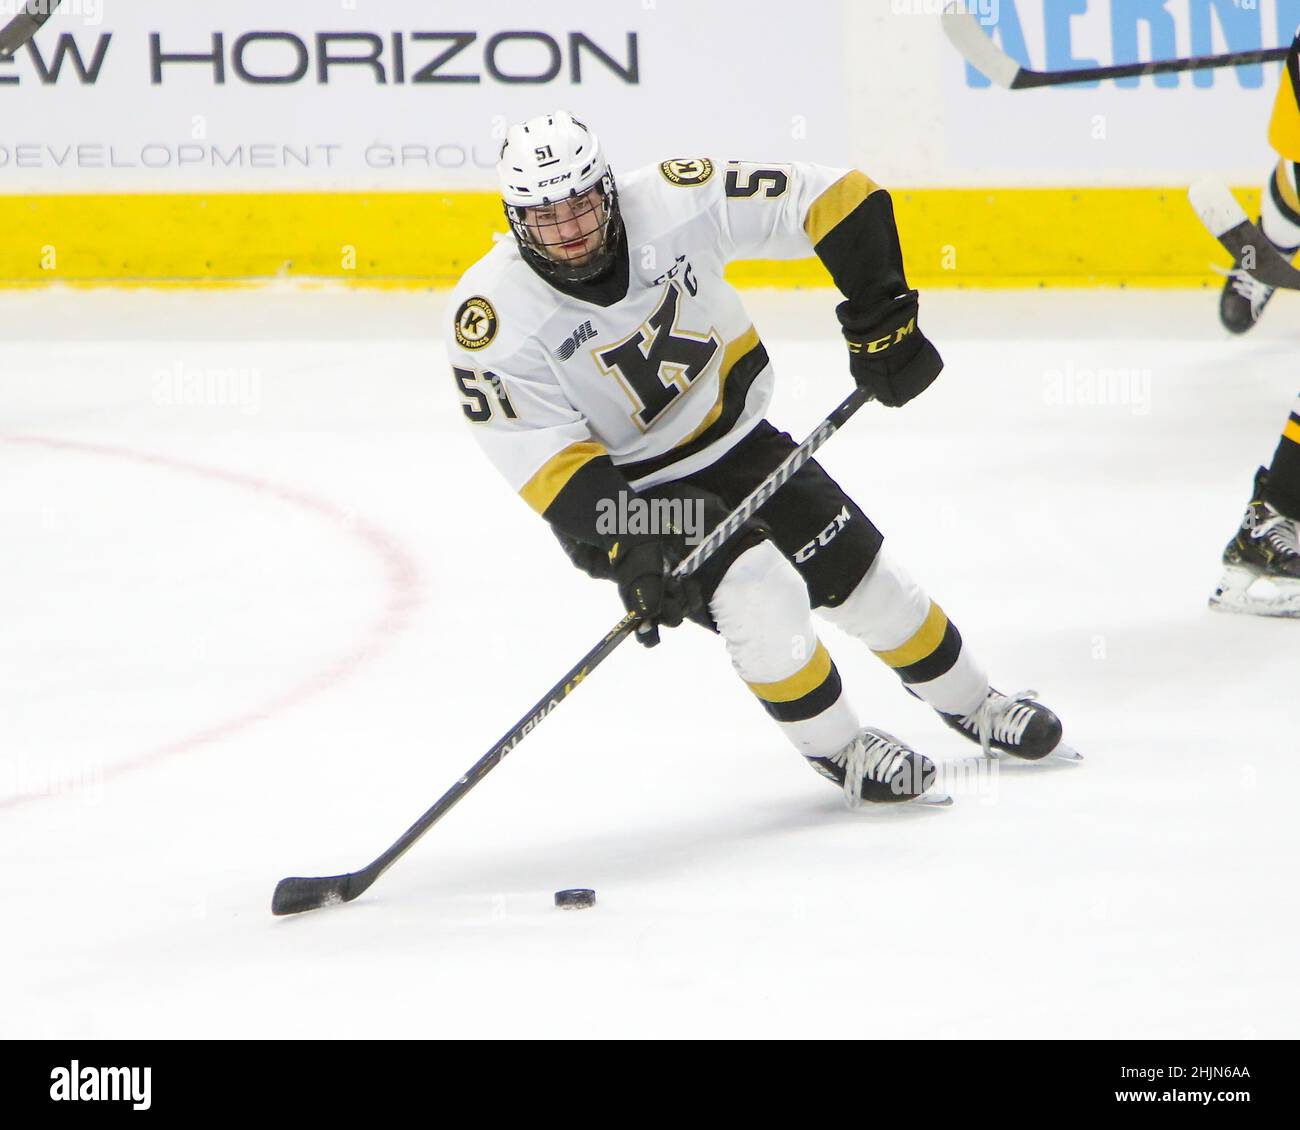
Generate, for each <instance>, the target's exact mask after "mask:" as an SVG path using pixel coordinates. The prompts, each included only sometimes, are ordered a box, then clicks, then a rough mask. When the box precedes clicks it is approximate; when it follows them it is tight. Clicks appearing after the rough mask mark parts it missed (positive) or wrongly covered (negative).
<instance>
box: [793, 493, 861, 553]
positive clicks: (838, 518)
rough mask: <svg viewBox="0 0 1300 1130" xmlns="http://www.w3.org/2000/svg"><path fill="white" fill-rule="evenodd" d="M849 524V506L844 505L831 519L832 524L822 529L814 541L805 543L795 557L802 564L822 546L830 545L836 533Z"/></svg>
mask: <svg viewBox="0 0 1300 1130" xmlns="http://www.w3.org/2000/svg"><path fill="white" fill-rule="evenodd" d="M848 524H849V508H848V507H847V506H846V507H844V509H843V510H841V511H840V512H839V513H838V514H836V515H835V517H834V518H832V519H831V521H830V524H829V525H828V526H827V527H826V528H825V529H824V530H822V532H821V533H820V534H818V535H817V536H816V537H815V538H813V540H812V541H810V542H809V543H808V544H807V545H805V546H804V547H803V548H802V549H800V550H799V551H798V552H797V553H796V554H795V555H794V559H795V560H796V561H798V562H799V563H800V564H802V563H803V562H805V561H807V560H808V559H809V558H810V557H812V556H813V555H814V554H815V553H816V552H817V551H818V550H819V549H821V548H822V546H825V545H830V543H831V541H832V540H833V539H834V538H835V535H836V534H838V533H839V532H840V531H841V530H842V529H844V527H845V526H847V525H848Z"/></svg>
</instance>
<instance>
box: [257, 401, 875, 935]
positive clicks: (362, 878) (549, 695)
mask: <svg viewBox="0 0 1300 1130" xmlns="http://www.w3.org/2000/svg"><path fill="white" fill-rule="evenodd" d="M871 399H872V395H871V393H870V392H869V391H868V390H866V389H864V388H860V387H859V388H857V389H854V391H853V392H852V393H850V394H849V396H848V397H846V398H845V399H844V401H843V402H842V403H841V404H840V405H839V406H838V407H837V408H836V409H835V410H834V411H833V412H831V413H830V415H828V416H827V417H826V418H825V419H824V420H823V421H822V422H821V423H820V424H818V425H817V427H816V429H815V430H814V431H813V433H812V435H810V436H809V437H808V438H807V439H806V440H804V441H803V443H801V444H800V445H799V446H798V447H797V448H795V449H794V451H792V452H790V454H789V455H788V456H787V457H786V459H785V462H783V463H782V464H781V465H780V466H779V467H777V468H776V470H774V471H773V472H772V473H771V474H770V475H768V476H767V478H765V479H764V480H763V481H762V482H761V483H759V484H758V486H756V487H755V488H754V490H753V491H752V492H751V493H750V494H749V496H748V497H747V498H746V499H745V500H744V501H743V502H741V504H740V505H739V506H737V507H736V509H735V510H733V511H732V512H731V513H730V514H728V515H727V517H726V518H724V519H723V520H722V521H721V522H720V523H719V524H718V525H717V527H716V528H715V529H714V530H713V531H712V532H711V533H710V534H709V535H708V537H706V538H705V539H704V540H703V541H701V542H700V544H699V545H697V546H696V547H695V548H694V549H693V550H692V551H691V552H690V553H689V554H688V555H687V556H686V557H684V558H683V559H682V561H681V563H680V564H679V565H678V566H677V568H675V569H674V570H673V575H674V576H676V577H688V576H690V575H691V574H692V573H694V572H695V571H696V570H697V569H699V568H700V566H701V565H703V564H704V563H705V562H706V561H707V560H708V559H709V558H710V557H712V556H713V555H714V554H715V553H716V552H717V551H718V549H719V548H720V547H721V546H722V544H723V543H724V542H725V541H727V539H728V538H730V537H731V535H732V534H734V533H735V532H736V531H737V530H739V529H740V527H741V526H743V525H744V524H745V523H746V522H747V521H748V520H749V519H750V518H751V517H752V516H753V514H754V512H755V511H756V510H757V509H758V508H759V507H760V506H762V505H763V503H765V502H766V501H767V500H768V499H769V498H771V497H772V495H773V494H775V493H776V492H777V491H778V490H780V489H781V487H782V486H783V485H784V484H785V483H786V482H787V481H788V480H789V479H790V477H791V476H792V475H793V474H794V473H795V472H796V471H798V470H799V468H800V467H802V466H803V465H804V464H805V463H807V462H808V460H809V459H811V458H812V457H813V454H814V453H815V452H816V451H817V449H818V448H820V447H821V446H822V445H823V444H824V443H825V442H826V441H827V440H828V439H830V438H831V436H832V435H834V434H835V432H836V431H838V430H839V429H840V428H841V427H843V426H844V423H845V422H846V421H847V420H848V419H849V417H850V416H852V415H853V413H855V412H856V411H857V410H858V409H859V408H861V407H862V406H863V405H864V404H866V403H867V401H869V400H871ZM640 622H641V617H640V616H639V615H638V614H637V613H635V612H629V613H628V614H627V615H626V616H624V617H623V619H622V620H620V621H619V622H618V623H617V624H616V625H615V626H614V627H613V628H612V629H610V631H609V633H608V634H607V635H606V636H605V638H604V639H603V640H601V641H600V643H598V644H597V645H596V646H595V647H593V648H592V649H591V650H590V651H589V652H587V654H586V655H584V656H583V657H582V658H581V659H580V660H578V662H577V663H576V664H575V665H574V666H573V667H572V668H570V669H569V671H568V672H567V673H566V674H565V675H564V676H563V677H562V678H561V679H560V681H559V682H557V683H556V684H555V686H553V687H552V688H551V689H550V690H548V691H547V692H546V693H545V694H544V695H542V697H541V698H540V699H539V700H538V701H537V702H535V703H534V704H533V706H532V707H531V708H530V709H529V711H528V713H526V714H525V715H524V716H523V717H522V718H521V719H519V721H518V722H517V723H515V725H514V727H513V728H512V729H511V730H510V732H509V733H507V734H506V735H505V737H503V738H502V739H501V740H500V741H499V742H497V744H496V745H494V746H493V747H492V748H491V749H490V750H488V751H487V753H485V754H484V755H483V756H482V757H480V758H479V759H478V761H476V762H475V763H474V765H473V766H472V767H471V768H470V769H469V770H467V771H466V773H465V775H464V776H462V777H461V778H460V780H459V781H457V782H456V783H455V784H454V785H452V787H451V788H450V789H448V790H447V791H446V792H445V793H444V794H443V795H442V797H441V798H440V799H439V800H438V801H437V803H436V804H434V806H433V807H432V808H430V809H429V810H428V811H427V812H426V813H425V814H424V815H423V816H421V817H420V818H419V819H418V820H417V821H416V822H415V823H414V824H412V825H411V826H410V827H409V828H408V829H407V830H406V831H405V832H403V833H402V835H401V837H400V838H399V839H398V840H397V841H396V842H395V843H394V844H393V845H392V847H390V848H389V849H388V850H387V851H386V852H384V854H383V855H381V856H380V857H379V858H378V859H376V860H375V861H374V862H373V863H371V864H369V865H368V866H366V867H364V868H362V869H361V870H360V871H352V872H349V873H348V874H346V875H325V876H321V877H320V878H313V879H304V878H290V879H281V880H280V882H279V883H277V884H276V888H275V895H274V897H273V898H272V899H271V913H272V914H299V913H301V912H302V911H304V910H315V909H317V908H318V907H322V906H331V905H333V904H334V903H340V902H350V901H351V900H352V899H354V898H356V897H357V896H358V895H359V894H361V893H362V892H363V891H365V890H366V889H367V888H369V887H370V886H371V884H373V883H374V881H375V880H376V879H378V878H379V876H380V875H382V874H383V873H384V872H385V871H387V870H388V868H389V867H391V866H392V865H393V864H394V863H396V862H397V860H398V859H400V858H401V857H402V855H403V854H405V852H406V850H407V849H408V848H409V847H411V845H413V844H414V843H415V841H416V840H418V839H419V838H420V837H421V836H423V835H424V833H425V832H427V831H428V830H429V829H430V828H432V827H433V826H434V824H436V823H437V822H438V821H439V820H440V819H442V817H443V816H444V815H445V814H446V813H447V812H448V811H449V810H450V809H451V808H452V807H453V806H454V805H455V804H456V802H457V801H459V800H460V799H461V798H462V797H463V796H464V795H465V794H466V793H467V792H469V791H470V789H472V788H473V787H474V786H475V785H477V784H478V783H479V781H481V780H482V779H483V778H484V777H486V776H487V775H488V773H489V772H491V771H492V769H494V768H495V767H496V766H497V765H498V764H499V763H500V761H501V760H502V759H503V758H504V757H505V756H506V754H508V753H509V752H510V751H511V750H512V749H514V748H515V746H516V745H518V744H519V742H521V741H522V740H523V739H524V738H525V737H527V735H528V734H529V733H530V732H531V731H532V730H533V729H534V728H535V727H536V726H537V725H538V723H540V722H541V721H542V720H543V719H544V718H545V717H546V716H547V715H548V714H550V712H551V711H552V710H554V709H555V708H556V707H557V706H559V705H560V703H561V702H563V701H564V700H565V699H566V698H568V697H569V695H570V694H571V693H572V691H573V690H574V688H575V687H577V686H578V684H579V683H581V682H582V681H583V680H584V679H585V678H586V677H587V676H588V675H590V674H591V672H592V671H594V670H595V669H596V667H598V666H599V665H600V664H601V663H603V662H604V661H605V659H606V658H608V656H609V654H610V653H611V652H612V651H613V650H614V649H615V648H616V647H618V645H619V644H621V643H622V642H623V641H624V640H625V639H627V637H628V636H629V635H631V634H632V633H633V632H634V631H636V629H637V626H638V625H639V624H640Z"/></svg>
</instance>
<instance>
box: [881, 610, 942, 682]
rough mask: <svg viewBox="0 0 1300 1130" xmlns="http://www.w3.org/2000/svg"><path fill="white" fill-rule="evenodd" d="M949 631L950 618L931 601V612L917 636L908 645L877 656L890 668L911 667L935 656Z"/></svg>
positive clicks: (917, 631) (918, 629)
mask: <svg viewBox="0 0 1300 1130" xmlns="http://www.w3.org/2000/svg"><path fill="white" fill-rule="evenodd" d="M947 630H948V617H947V616H945V615H944V613H943V609H942V608H940V607H939V606H938V605H937V604H935V602H934V601H930V611H929V612H928V613H927V614H926V617H925V621H924V623H922V624H921V626H920V627H919V628H917V630H916V633H915V635H913V636H912V638H911V639H909V640H908V641H907V642H906V643H903V644H900V645H899V646H898V647H895V648H891V649H890V650H889V651H878V652H876V655H877V656H878V657H879V658H880V659H883V660H884V661H885V662H886V663H887V664H889V666H890V667H910V666H911V665H912V664H913V663H919V662H920V661H921V660H922V659H925V658H926V657H927V656H929V655H932V654H934V649H935V648H937V647H938V646H939V645H940V644H941V643H943V634H944V632H946V631H947Z"/></svg>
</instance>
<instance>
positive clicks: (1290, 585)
mask: <svg viewBox="0 0 1300 1130" xmlns="http://www.w3.org/2000/svg"><path fill="white" fill-rule="evenodd" d="M1210 607H1211V608H1213V609H1214V610H1215V611H1216V612H1233V613H1236V614H1238V615H1241V616H1272V617H1276V618H1278V619H1286V620H1292V619H1296V618H1297V617H1300V584H1296V583H1294V582H1285V581H1274V580H1271V579H1270V578H1268V577H1260V576H1257V575H1256V574H1254V573H1252V572H1251V571H1250V570H1249V569H1240V568H1235V567H1233V566H1229V567H1227V568H1226V569H1224V571H1223V580H1221V581H1220V582H1219V587H1218V588H1216V589H1215V590H1214V595H1213V596H1211V597H1210Z"/></svg>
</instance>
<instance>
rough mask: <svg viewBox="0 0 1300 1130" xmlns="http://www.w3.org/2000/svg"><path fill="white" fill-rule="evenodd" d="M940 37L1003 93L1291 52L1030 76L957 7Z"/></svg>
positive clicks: (1268, 59) (1237, 63) (1276, 57)
mask: <svg viewBox="0 0 1300 1130" xmlns="http://www.w3.org/2000/svg"><path fill="white" fill-rule="evenodd" d="M941 19H942V20H943V30H944V34H946V35H947V36H948V39H949V40H950V41H951V42H952V45H953V46H954V47H956V48H957V50H958V51H960V52H961V55H962V58H964V59H965V60H966V62H968V63H969V64H970V65H971V66H972V67H974V68H975V69H976V70H977V71H979V72H980V73H982V74H984V75H985V76H987V77H988V78H990V79H992V80H993V82H995V83H997V84H998V86H1001V87H1004V88H1005V89H1007V90H1029V89H1032V88H1034V87H1040V86H1068V85H1070V84H1071V83H1077V82H1098V81H1101V80H1103V79H1116V78H1142V77H1144V76H1146V75H1168V74H1178V73H1180V72H1182V71H1209V70H1214V69H1216V68H1218V67H1247V66H1251V65H1253V64H1255V63H1279V62H1281V61H1282V60H1283V59H1285V58H1286V56H1287V52H1288V51H1290V47H1289V46H1288V47H1268V48H1262V49H1260V50H1258V51H1234V52H1231V53H1230V54H1227V55H1194V56H1192V57H1191V58H1188V59H1154V60H1152V61H1151V62H1148V63H1120V64H1118V65H1116V66H1111V67H1078V68H1075V69H1072V70H1068V71H1031V70H1030V69H1029V68H1028V67H1022V66H1021V65H1020V64H1019V63H1017V62H1016V61H1015V60H1014V59H1013V58H1012V57H1011V56H1010V55H1008V54H1007V53H1006V52H1005V51H1003V50H1002V48H1000V47H999V46H998V45H997V44H996V43H994V42H993V40H992V39H990V38H989V37H988V36H987V35H985V34H984V29H983V28H982V27H981V26H980V21H979V19H978V17H977V16H976V15H975V13H974V12H969V11H966V10H965V9H964V7H963V5H962V4H961V3H960V2H958V3H956V4H953V5H950V6H949V7H948V8H947V10H945V11H944V13H943V15H942V17H941Z"/></svg>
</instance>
